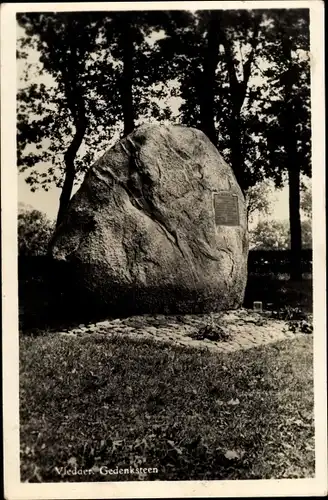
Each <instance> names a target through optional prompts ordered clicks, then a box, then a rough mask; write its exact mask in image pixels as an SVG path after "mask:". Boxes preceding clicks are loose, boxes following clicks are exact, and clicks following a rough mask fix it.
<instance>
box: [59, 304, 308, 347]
mask: <svg viewBox="0 0 328 500" xmlns="http://www.w3.org/2000/svg"><path fill="white" fill-rule="evenodd" d="M211 324H214V325H219V326H220V327H221V328H222V330H223V331H224V332H225V333H226V334H227V337H228V338H227V340H219V341H213V340H209V339H206V338H205V339H203V340H198V339H194V338H192V337H193V336H194V335H195V334H197V332H198V331H199V330H200V328H201V327H204V326H206V325H211ZM58 333H59V334H60V335H75V336H85V335H115V336H117V335H124V336H127V337H133V338H140V339H146V338H152V339H154V340H156V341H159V342H170V343H171V342H172V343H175V344H177V345H181V346H185V347H191V348H192V347H195V348H205V349H211V350H214V351H219V352H232V351H237V350H239V349H250V348H252V347H255V346H260V345H266V344H270V343H272V342H277V341H280V340H284V339H288V338H295V337H299V336H304V334H303V333H293V332H291V331H289V330H288V324H287V322H286V321H283V320H276V319H271V318H269V317H267V315H265V314H264V313H255V312H253V311H250V310H247V309H238V310H234V311H226V312H224V313H213V314H212V315H209V314H206V315H184V316H164V315H145V316H131V317H129V318H122V319H112V320H106V321H100V322H97V323H93V324H81V325H79V326H78V327H77V328H73V329H69V330H64V331H60V332H58Z"/></svg>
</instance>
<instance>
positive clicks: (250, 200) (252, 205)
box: [246, 180, 273, 222]
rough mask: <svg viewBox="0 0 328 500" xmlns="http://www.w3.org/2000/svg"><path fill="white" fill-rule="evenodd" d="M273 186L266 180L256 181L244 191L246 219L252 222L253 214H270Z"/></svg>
mask: <svg viewBox="0 0 328 500" xmlns="http://www.w3.org/2000/svg"><path fill="white" fill-rule="evenodd" d="M272 194H273V186H272V183H271V182H270V181H268V180H265V181H262V182H258V183H257V184H255V185H254V186H251V187H249V188H248V189H247V191H246V207H247V217H248V221H249V222H252V221H253V220H254V216H255V215H259V216H263V215H264V216H268V215H271V214H272V203H273V200H272Z"/></svg>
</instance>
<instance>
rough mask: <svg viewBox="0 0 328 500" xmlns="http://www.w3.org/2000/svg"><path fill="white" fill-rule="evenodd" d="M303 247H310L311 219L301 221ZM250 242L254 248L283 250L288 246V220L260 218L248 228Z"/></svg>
mask: <svg viewBox="0 0 328 500" xmlns="http://www.w3.org/2000/svg"><path fill="white" fill-rule="evenodd" d="M302 239H303V242H302V243H303V245H302V246H303V248H312V225H311V221H309V220H303V221H302ZM250 242H251V245H252V248H253V249H254V250H271V249H277V250H279V249H280V250H283V249H287V248H290V228H289V222H288V220H282V221H279V220H262V221H259V222H258V223H257V225H256V226H255V228H253V229H252V230H250Z"/></svg>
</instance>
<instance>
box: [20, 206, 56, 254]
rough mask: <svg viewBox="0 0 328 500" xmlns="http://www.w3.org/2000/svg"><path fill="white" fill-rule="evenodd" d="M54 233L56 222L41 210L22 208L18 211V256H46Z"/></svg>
mask: <svg viewBox="0 0 328 500" xmlns="http://www.w3.org/2000/svg"><path fill="white" fill-rule="evenodd" d="M53 231H54V222H53V221H51V220H49V219H48V218H47V216H46V215H45V214H44V213H42V212H40V211H39V210H34V209H30V208H28V207H27V208H26V207H25V206H22V207H20V208H19V211H18V255H19V256H20V257H32V256H35V257H36V256H41V255H46V253H47V248H48V243H49V240H50V238H51V235H52V233H53Z"/></svg>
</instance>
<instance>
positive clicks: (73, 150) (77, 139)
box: [56, 117, 86, 227]
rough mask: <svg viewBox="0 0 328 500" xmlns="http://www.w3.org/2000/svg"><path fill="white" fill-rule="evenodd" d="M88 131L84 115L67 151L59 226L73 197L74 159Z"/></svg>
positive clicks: (58, 218) (58, 216)
mask: <svg viewBox="0 0 328 500" xmlns="http://www.w3.org/2000/svg"><path fill="white" fill-rule="evenodd" d="M85 131H86V121H85V117H82V119H81V120H80V121H79V122H78V123H77V124H76V131H75V135H74V138H73V140H72V142H71V144H70V145H69V147H68V149H67V151H66V153H65V157H64V159H65V167H66V168H65V178H64V183H63V187H62V192H61V195H60V198H59V210H58V215H57V221H56V226H57V227H58V226H59V224H60V223H61V222H62V220H63V217H64V215H65V213H66V210H67V207H68V204H69V201H70V199H71V195H72V190H73V185H74V179H75V165H74V161H75V158H76V154H77V152H78V150H79V148H80V146H81V143H82V141H83V137H84V134H85Z"/></svg>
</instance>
